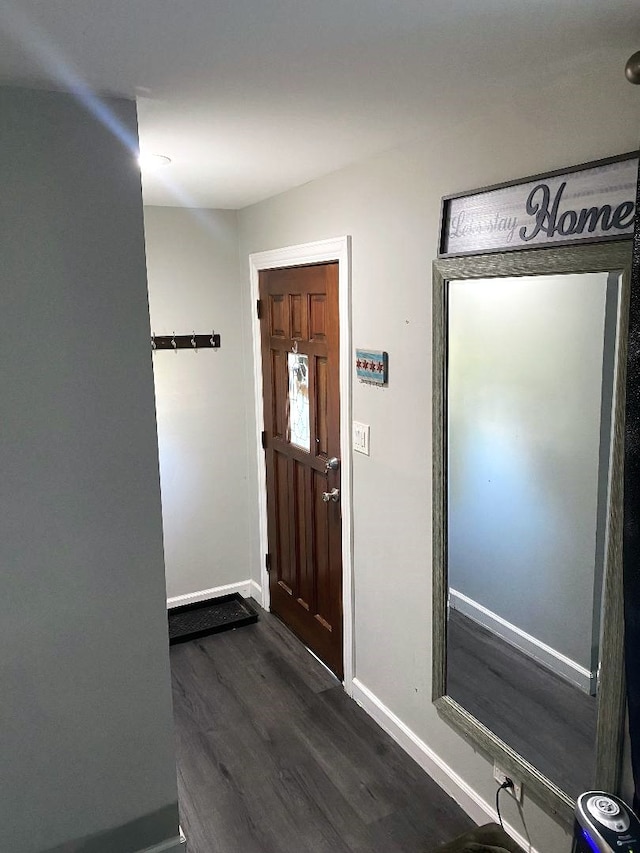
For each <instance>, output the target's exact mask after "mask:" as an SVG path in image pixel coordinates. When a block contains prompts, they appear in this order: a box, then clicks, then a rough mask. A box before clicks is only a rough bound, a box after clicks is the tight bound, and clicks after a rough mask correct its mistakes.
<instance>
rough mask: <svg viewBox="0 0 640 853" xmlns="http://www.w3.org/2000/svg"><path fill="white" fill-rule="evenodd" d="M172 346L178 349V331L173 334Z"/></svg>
mask: <svg viewBox="0 0 640 853" xmlns="http://www.w3.org/2000/svg"><path fill="white" fill-rule="evenodd" d="M171 346H172V347H173V348H174V350H177V349H178V344H177V343H176V333H175V332H174V333H173V335H172V336H171Z"/></svg>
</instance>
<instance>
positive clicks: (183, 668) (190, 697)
mask: <svg viewBox="0 0 640 853" xmlns="http://www.w3.org/2000/svg"><path fill="white" fill-rule="evenodd" d="M252 603H254V602H252ZM254 605H255V606H256V608H257V609H258V610H259V611H260V621H259V622H258V623H257V624H256V625H249V626H247V627H244V628H239V629H238V630H235V631H227V632H225V633H222V634H216V635H213V636H210V637H206V638H204V639H200V640H195V641H192V642H189V643H184V644H181V645H177V646H173V647H172V649H171V669H172V676H173V696H174V717H175V728H176V747H177V762H178V788H179V798H180V817H181V823H182V827H183V829H184V832H185V834H186V836H187V843H188V850H189V853H307V851H309V853H381V852H382V851H384V853H418V851H420V853H429V851H431V850H432V849H434V848H435V847H437V846H438V845H439V844H441V843H443V842H445V841H448V840H451V839H452V838H454V837H455V836H456V835H459V834H460V833H462V832H465V831H466V830H467V829H470V828H471V827H472V825H473V824H472V821H471V820H470V818H469V817H467V815H465V813H464V812H463V811H462V810H461V809H460V807H459V806H457V805H456V804H455V803H454V802H453V800H451V799H450V798H449V797H448V796H447V795H446V794H445V793H444V792H443V791H442V790H441V789H440V788H439V787H438V786H437V785H436V784H435V782H433V780H432V779H430V778H429V777H428V776H427V775H426V774H425V773H424V772H423V771H422V770H421V769H420V768H419V767H418V765H417V764H415V762H414V761H413V760H412V759H410V758H409V757H408V756H407V755H406V754H405V753H404V752H403V751H402V750H401V749H400V747H398V746H397V745H396V744H395V742H394V741H393V740H392V739H391V738H390V737H389V736H388V735H386V734H385V733H384V732H383V731H382V730H381V729H380V728H379V727H378V726H377V725H376V724H375V723H374V722H373V720H371V718H370V717H369V716H368V715H367V714H366V713H365V712H364V711H363V710H362V709H361V708H360V707H358V706H357V705H356V704H355V702H353V701H352V700H351V699H349V697H348V696H347V695H346V693H345V692H344V691H343V689H342V686H341V685H340V684H339V683H338V681H337V680H336V679H335V678H334V676H333V675H331V674H330V673H329V672H328V671H327V670H326V669H325V668H324V667H323V666H322V665H321V664H320V663H318V661H317V660H315V658H313V657H312V655H310V654H309V652H308V651H307V650H306V649H305V648H304V647H303V646H302V644H301V643H300V642H299V641H298V640H297V639H296V638H295V637H294V636H293V635H292V634H291V633H290V632H289V631H288V629H287V628H285V626H284V625H282V623H280V622H279V620H278V619H276V618H275V617H274V616H272V615H271V614H268V613H265V612H264V611H263V610H261V609H260V608H259V607H258V605H257V604H255V603H254Z"/></svg>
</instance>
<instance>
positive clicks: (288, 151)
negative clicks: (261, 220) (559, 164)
mask: <svg viewBox="0 0 640 853" xmlns="http://www.w3.org/2000/svg"><path fill="white" fill-rule="evenodd" d="M639 48H640V0H14V2H10V0H0V83H2V84H4V85H7V84H14V85H27V86H35V87H43V88H55V89H64V90H68V89H71V90H75V91H78V92H79V93H80V94H81V96H82V97H83V98H87V93H89V98H88V100H89V101H90V100H91V94H90V93H98V94H101V95H105V94H107V95H120V96H125V97H130V98H136V99H137V100H138V113H139V122H140V141H141V148H142V149H144V150H145V151H147V152H151V153H158V154H164V155H166V156H168V157H170V158H171V160H172V163H171V165H170V166H168V167H166V168H164V169H160V170H157V171H156V172H154V173H151V172H150V173H146V172H145V173H144V175H143V178H144V180H143V185H144V194H145V202H146V203H148V204H162V205H186V206H189V207H226V208H240V207H244V206H246V205H248V204H251V203H253V202H256V201H259V200H261V199H264V198H267V197H269V196H272V195H275V194H276V193H279V192H283V191H284V190H287V189H289V188H291V187H293V186H297V185H300V184H302V183H305V182H307V181H309V180H312V179H314V178H316V177H319V176H320V175H323V174H327V173H329V172H332V171H334V170H336V169H339V168H341V167H343V166H345V165H347V164H349V163H352V162H354V161H357V160H359V159H361V158H363V157H365V156H367V155H371V154H374V153H376V152H379V151H383V150H385V149H388V148H391V147H393V146H396V145H399V144H402V143H404V142H406V141H408V140H412V139H416V138H419V137H422V136H426V135H427V134H428V133H429V130H430V128H433V126H434V123H436V122H440V121H443V120H448V121H455V120H456V119H457V118H459V117H460V116H465V115H470V114H473V113H477V112H478V111H481V110H486V109H488V108H489V105H490V104H492V103H496V102H498V101H499V100H500V99H503V100H504V102H505V103H510V104H512V105H513V104H515V103H525V102H526V98H525V94H526V93H527V92H533V90H534V89H535V90H538V91H540V90H541V89H542V90H544V91H545V92H553V87H554V86H558V85H562V81H563V80H566V79H567V78H570V77H571V76H572V75H577V74H584V73H585V69H586V68H588V67H589V63H590V62H591V61H592V60H593V61H594V62H595V61H597V63H598V68H596V69H595V71H594V69H593V68H591V71H590V78H589V85H593V86H596V85H597V80H598V77H599V74H600V71H601V72H602V74H603V75H604V76H605V77H606V76H608V77H609V78H611V77H612V75H614V76H615V75H619V78H620V81H621V83H620V85H627V86H628V85H629V84H627V83H625V82H624V77H623V69H624V63H625V60H626V59H627V57H628V56H629V55H630V54H631V53H633V52H634V51H635V50H638V49H639ZM615 79H617V77H616V78H615ZM638 100H639V101H640V99H638ZM532 103H534V102H532ZM537 103H538V105H539V104H540V99H538V101H537ZM639 131H640V128H639Z"/></svg>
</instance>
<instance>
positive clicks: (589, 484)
mask: <svg viewBox="0 0 640 853" xmlns="http://www.w3.org/2000/svg"><path fill="white" fill-rule="evenodd" d="M630 265H631V244H630V243H628V242H617V243H604V244H596V245H586V246H581V247H563V248H559V249H557V248H556V249H538V250H529V251H524V252H511V253H506V254H502V255H483V256H474V257H464V258H447V259H443V260H439V261H436V262H435V263H434V271H433V287H434V303H433V305H434V351H433V358H434V492H433V495H434V516H433V524H434V553H433V558H434V560H433V564H434V669H433V698H434V701H435V702H436V705H437V707H438V709H439V711H440V713H441V714H442V715H443V716H444V717H445V718H446V719H447V720H448V721H449V722H450V723H451V724H452V725H454V726H456V727H457V728H458V729H460V730H461V731H463V732H464V734H465V735H466V736H467V737H469V738H470V739H471V740H473V742H474V743H475V744H476V745H477V746H478V747H479V748H480V750H481V751H483V752H484V753H485V754H486V755H487V757H489V758H490V759H493V760H496V761H497V762H498V763H500V764H502V766H503V767H504V768H505V769H506V770H507V772H511V773H513V774H515V775H517V777H518V778H519V779H521V780H522V782H523V784H524V794H525V796H531V797H533V798H535V799H536V800H537V801H538V802H540V803H542V804H544V805H546V806H547V807H548V808H549V809H550V810H552V811H553V812H554V813H555V814H556V815H558V816H559V817H560V818H561V819H567V820H570V819H571V814H572V809H573V805H574V801H575V799H576V797H577V796H578V795H579V794H580V793H582V792H583V791H586V790H589V789H591V788H594V787H598V788H602V789H604V790H608V791H612V792H615V791H616V790H617V788H618V776H619V764H620V749H621V739H622V733H621V730H622V716H623V709H624V698H623V697H624V685H623V675H622V673H623V666H622V630H623V624H622V566H621V562H622V458H623V447H622V435H623V427H624V374H625V364H626V332H627V318H628V305H629V286H630V285H629V280H630Z"/></svg>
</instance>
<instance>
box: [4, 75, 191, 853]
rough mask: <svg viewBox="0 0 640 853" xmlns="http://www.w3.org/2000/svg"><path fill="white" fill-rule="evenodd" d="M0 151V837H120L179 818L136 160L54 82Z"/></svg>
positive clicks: (128, 110) (24, 100)
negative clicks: (115, 834)
mask: <svg viewBox="0 0 640 853" xmlns="http://www.w3.org/2000/svg"><path fill="white" fill-rule="evenodd" d="M107 106H108V109H109V111H110V112H111V115H112V117H113V118H114V120H115V122H117V125H118V127H119V128H120V129H121V130H123V131H124V133H125V134H126V135H127V137H129V138H130V139H131V140H135V139H136V133H137V131H136V115H135V106H134V104H132V103H130V102H127V101H108V102H107ZM0 150H1V151H2V157H0V188H1V191H0V222H1V223H2V227H1V228H0V257H1V258H2V261H1V263H0V293H1V297H0V301H1V310H0V350H1V361H2V370H0V398H1V399H2V441H0V470H1V471H2V478H1V479H0V566H1V571H0V672H1V674H2V703H1V711H0V714H1V716H2V723H1V725H0V732H1V735H0V736H1V738H2V746H1V748H0V756H1V758H0V761H1V762H2V772H1V773H0V780H1V781H0V788H1V790H0V848H1V849H3V850H8V849H12V850H20V851H21V853H40V851H43V850H49V849H51V848H54V847H57V846H59V845H63V844H65V843H67V842H72V841H74V840H76V839H81V838H85V837H87V836H99V837H101V838H102V839H103V841H104V847H100V846H96V848H95V849H96V850H98V849H105V850H108V849H111V850H113V849H115V848H114V845H113V844H112V845H111V846H109V837H110V834H109V833H110V831H111V830H113V829H115V828H118V827H123V826H124V825H128V828H127V829H125V830H124V831H122V832H121V833H120V834H119V835H118V843H117V845H116V846H117V849H118V851H119V853H129V851H132V850H138V849H141V848H143V847H145V846H149V845H151V844H152V843H156V842H158V841H161V840H163V839H165V838H169V837H171V836H173V835H175V834H176V832H177V810H176V800H177V794H176V778H175V762H174V758H173V736H172V719H171V700H170V691H169V677H168V676H169V671H168V647H167V636H166V621H165V620H166V615H165V602H164V597H165V586H164V574H163V554H162V527H161V513H160V491H159V482H158V458H157V445H156V440H155V418H154V401H153V377H152V371H151V357H150V352H149V339H148V328H149V321H148V309H147V294H146V275H145V260H144V242H143V226H142V200H141V191H140V176H139V173H138V172H137V169H136V165H135V162H134V159H133V156H132V154H131V152H130V151H128V150H127V149H126V148H125V147H124V146H123V144H122V143H121V142H120V140H119V139H117V138H116V137H115V136H114V135H113V134H112V133H110V132H109V131H108V130H107V129H106V128H105V127H104V126H103V125H102V124H101V123H100V122H98V121H97V120H95V119H94V118H93V117H92V116H91V115H90V114H88V113H87V112H86V111H85V110H84V109H82V108H81V107H80V106H79V105H78V104H77V103H76V102H75V101H74V100H73V99H72V98H71V97H69V96H67V95H61V94H53V93H47V92H30V91H26V90H19V89H0ZM105 833H106V834H105ZM65 849H70V848H66V847H65ZM74 849H75V848H74Z"/></svg>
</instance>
